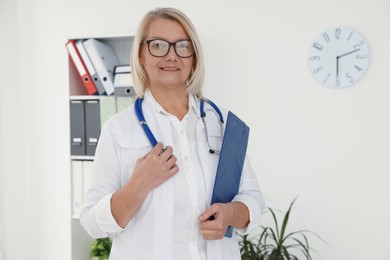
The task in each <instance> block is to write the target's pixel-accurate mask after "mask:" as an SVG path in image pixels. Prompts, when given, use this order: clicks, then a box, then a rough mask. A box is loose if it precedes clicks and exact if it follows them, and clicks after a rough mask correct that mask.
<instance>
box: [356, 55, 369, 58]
mask: <svg viewBox="0 0 390 260" xmlns="http://www.w3.org/2000/svg"><path fill="white" fill-rule="evenodd" d="M367 58H368V55H367V54H365V55H360V54H358V55H356V59H367Z"/></svg>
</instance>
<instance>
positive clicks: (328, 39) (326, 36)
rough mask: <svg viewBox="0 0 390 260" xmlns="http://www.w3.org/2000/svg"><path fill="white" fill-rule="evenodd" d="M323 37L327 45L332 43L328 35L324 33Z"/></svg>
mask: <svg viewBox="0 0 390 260" xmlns="http://www.w3.org/2000/svg"><path fill="white" fill-rule="evenodd" d="M322 37H324V39H325V42H326V43H328V42H330V37H329V35H328V34H327V33H323V34H322Z"/></svg>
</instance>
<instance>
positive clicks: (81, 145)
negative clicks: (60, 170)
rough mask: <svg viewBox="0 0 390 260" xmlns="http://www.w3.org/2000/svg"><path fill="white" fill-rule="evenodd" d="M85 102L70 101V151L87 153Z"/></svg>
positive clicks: (79, 153)
mask: <svg viewBox="0 0 390 260" xmlns="http://www.w3.org/2000/svg"><path fill="white" fill-rule="evenodd" d="M84 113H85V111H84V102H83V101H81V100H71V101H70V153H71V155H85V152H86V148H85V118H84Z"/></svg>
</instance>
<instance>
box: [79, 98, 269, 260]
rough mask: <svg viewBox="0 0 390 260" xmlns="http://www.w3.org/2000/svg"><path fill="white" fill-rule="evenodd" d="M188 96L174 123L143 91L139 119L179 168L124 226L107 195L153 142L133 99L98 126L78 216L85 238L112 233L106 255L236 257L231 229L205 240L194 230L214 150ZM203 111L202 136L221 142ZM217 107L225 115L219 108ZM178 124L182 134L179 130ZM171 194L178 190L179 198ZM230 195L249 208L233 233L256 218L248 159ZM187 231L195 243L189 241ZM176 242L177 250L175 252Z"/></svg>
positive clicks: (259, 205) (258, 204)
mask: <svg viewBox="0 0 390 260" xmlns="http://www.w3.org/2000/svg"><path fill="white" fill-rule="evenodd" d="M191 99H192V100H193V101H190V102H189V103H190V109H189V113H188V114H187V115H188V116H189V118H188V121H187V119H186V118H184V119H183V120H182V121H181V122H179V121H178V120H177V118H176V121H175V119H174V118H172V117H170V116H169V115H168V114H167V113H166V112H165V111H163V110H162V109H161V107H160V108H159V105H158V104H157V103H156V102H155V100H154V99H153V97H152V95H151V93H150V92H149V91H146V94H145V98H144V102H143V112H144V116H145V119H146V121H147V123H148V125H149V127H150V129H151V130H152V132H153V134H154V135H155V137H156V139H157V140H158V141H161V142H162V143H163V144H164V145H171V146H173V150H174V153H175V156H176V157H177V158H178V166H179V168H180V171H179V172H178V173H177V174H176V175H175V176H174V177H172V178H170V179H168V180H167V181H166V182H164V183H163V184H161V185H160V186H159V187H157V188H155V189H154V190H153V191H151V192H150V193H149V194H148V196H147V197H146V199H145V200H144V202H143V204H142V205H141V206H140V208H139V209H138V211H137V213H136V214H135V215H134V216H133V218H132V219H131V220H130V222H129V223H128V225H127V226H126V227H125V228H124V229H122V228H121V227H120V226H119V225H118V224H117V223H116V221H115V219H114V217H113V216H112V213H111V205H110V200H111V196H112V194H113V193H114V192H116V191H117V190H119V189H120V188H121V187H122V186H123V185H124V184H125V183H126V182H127V181H128V179H129V177H130V176H131V174H132V171H133V169H134V166H135V163H136V160H137V159H138V158H140V157H141V156H143V155H145V154H146V153H147V152H149V151H150V150H151V149H152V146H151V144H150V142H149V140H148V139H147V137H146V135H145V133H144V132H143V130H142V128H141V126H140V125H139V122H138V119H137V117H136V115H135V112H134V106H131V107H130V108H129V109H126V110H124V111H122V112H120V113H118V114H117V115H115V116H114V117H112V118H111V119H110V120H109V121H108V122H107V123H106V124H105V126H104V127H103V129H102V132H101V135H100V139H99V144H98V147H97V150H96V154H95V160H94V168H93V182H92V184H91V188H90V189H89V190H88V191H87V193H86V194H85V199H84V206H83V209H82V212H81V216H80V221H81V224H82V226H83V227H84V228H85V230H86V231H87V232H88V234H89V235H91V236H92V237H94V238H98V237H106V236H111V237H112V238H113V246H112V249H111V255H110V259H111V260H122V259H123V260H124V259H126V260H129V259H130V260H154V259H155V260H157V259H158V260H171V259H176V257H180V258H181V259H200V260H203V259H208V260H229V259H231V260H239V259H241V257H240V252H239V248H238V244H237V238H236V235H235V234H233V237H232V238H223V239H220V240H208V241H204V240H203V239H202V238H201V236H200V234H199V226H198V225H199V223H197V217H198V216H199V215H200V214H201V213H202V212H203V211H204V209H205V208H206V207H207V206H208V205H210V200H211V194H212V189H213V185H214V179H215V173H216V169H217V164H218V156H217V155H215V154H210V153H208V145H207V142H206V136H205V131H204V125H203V122H202V120H201V119H200V116H199V101H198V100H195V98H194V97H192V96H190V97H189V100H191ZM205 110H206V113H207V116H206V120H207V127H208V132H209V141H210V143H211V145H212V146H213V147H220V145H221V141H222V137H221V133H220V129H219V125H218V123H217V122H218V118H217V116H215V114H214V112H213V109H212V108H210V107H209V106H205ZM208 110H209V111H208ZM222 112H223V114H224V117H225V118H226V111H224V110H222ZM193 119H194V120H193ZM193 124H195V127H194V125H193ZM177 130H178V131H177ZM182 130H184V132H185V133H184V137H181V133H183V132H182ZM191 130H192V131H191ZM194 137H195V138H194ZM194 139H195V142H193V140H194ZM186 156H188V157H186ZM191 181H194V182H195V184H194V187H195V188H189V187H191ZM202 182H203V183H202ZM183 183H184V184H185V183H186V185H183ZM178 194H185V196H183V198H178V196H177V195H178ZM179 197H180V196H179ZM184 201H190V203H187V205H185V206H186V207H185V208H184V207H181V206H179V205H183V203H184ZM233 201H241V202H243V203H244V204H245V205H246V206H247V207H248V209H249V215H250V223H249V225H248V226H247V227H246V228H245V229H241V230H239V229H236V231H237V232H238V233H240V234H245V233H248V232H250V231H251V230H252V229H253V228H254V227H256V226H258V225H259V222H260V218H261V213H262V211H263V209H264V199H263V197H262V193H261V191H260V189H259V185H258V181H257V178H256V175H255V173H254V172H253V170H252V169H251V167H250V164H249V162H248V160H247V159H246V160H245V163H244V168H243V172H242V177H241V183H240V188H239V193H238V194H237V195H236V196H235V198H234V199H233ZM195 213H196V214H197V216H195ZM198 213H199V214H198ZM179 230H181V231H180V232H178V231H179ZM183 230H184V231H183ZM193 236H195V240H196V241H197V242H196V243H195V242H194V241H192V238H193ZM183 238H184V240H182V239H183ZM178 248H181V249H180V250H179V251H178V252H176V249H178ZM176 253H177V254H176ZM202 257H203V258H202ZM205 257H207V258H205Z"/></svg>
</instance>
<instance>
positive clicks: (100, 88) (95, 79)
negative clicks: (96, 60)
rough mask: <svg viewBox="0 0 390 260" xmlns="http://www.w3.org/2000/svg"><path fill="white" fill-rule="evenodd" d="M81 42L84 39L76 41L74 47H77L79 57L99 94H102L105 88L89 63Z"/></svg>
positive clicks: (89, 60)
mask: <svg viewBox="0 0 390 260" xmlns="http://www.w3.org/2000/svg"><path fill="white" fill-rule="evenodd" d="M83 42H84V40H78V41H76V48H77V50H78V52H79V53H80V56H81V58H82V59H83V61H84V64H85V67H86V68H87V70H88V72H89V75H91V79H92V81H93V82H94V84H95V87H96V89H97V92H98V93H99V95H104V93H105V92H106V90H105V89H104V87H103V84H102V82H101V81H100V78H99V77H98V75H97V73H96V70H95V68H94V67H93V65H92V63H91V59H90V58H89V56H88V54H87V52H86V51H85V48H84V44H83Z"/></svg>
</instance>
